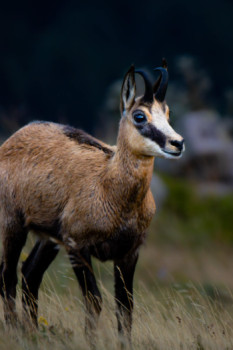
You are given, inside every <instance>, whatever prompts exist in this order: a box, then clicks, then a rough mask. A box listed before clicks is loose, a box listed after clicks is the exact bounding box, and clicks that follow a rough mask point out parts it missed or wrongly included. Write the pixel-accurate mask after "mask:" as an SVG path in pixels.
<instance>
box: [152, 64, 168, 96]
mask: <svg viewBox="0 0 233 350" xmlns="http://www.w3.org/2000/svg"><path fill="white" fill-rule="evenodd" d="M162 64H163V67H158V68H155V69H154V70H157V71H159V72H160V76H159V78H158V79H157V81H156V82H155V84H154V86H153V92H154V95H155V98H156V100H157V101H159V102H163V101H164V99H165V95H166V91H167V85H168V71H167V61H166V60H165V58H163V63H162Z"/></svg>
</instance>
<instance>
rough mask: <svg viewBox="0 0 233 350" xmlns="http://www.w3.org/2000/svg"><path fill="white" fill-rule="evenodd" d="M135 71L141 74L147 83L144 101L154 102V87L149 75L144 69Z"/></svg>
mask: <svg viewBox="0 0 233 350" xmlns="http://www.w3.org/2000/svg"><path fill="white" fill-rule="evenodd" d="M135 73H138V74H140V75H141V76H142V77H143V80H144V83H145V93H144V96H143V101H144V102H149V103H152V102H153V98H154V96H153V87H152V83H151V81H150V79H149V77H148V76H147V74H146V73H145V72H144V71H143V70H138V69H137V70H135Z"/></svg>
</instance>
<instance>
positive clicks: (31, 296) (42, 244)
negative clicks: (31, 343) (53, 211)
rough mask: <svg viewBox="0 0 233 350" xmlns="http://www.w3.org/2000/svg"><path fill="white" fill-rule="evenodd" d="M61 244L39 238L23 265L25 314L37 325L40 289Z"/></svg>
mask: <svg viewBox="0 0 233 350" xmlns="http://www.w3.org/2000/svg"><path fill="white" fill-rule="evenodd" d="M58 251H59V246H58V245H57V244H55V243H53V242H52V241H49V240H42V241H41V240H38V241H37V242H36V244H35V246H34V247H33V249H32V251H31V253H30V255H29V256H28V258H27V260H26V261H25V262H24V263H23V266H22V274H23V276H22V302H23V308H24V311H25V313H24V314H25V316H26V318H27V319H28V318H29V320H32V322H33V324H34V325H35V326H37V312H38V291H39V287H40V284H41V281H42V278H43V275H44V272H45V271H46V270H47V268H48V267H49V265H50V264H51V262H52V261H53V260H54V259H55V257H56V256H57V253H58Z"/></svg>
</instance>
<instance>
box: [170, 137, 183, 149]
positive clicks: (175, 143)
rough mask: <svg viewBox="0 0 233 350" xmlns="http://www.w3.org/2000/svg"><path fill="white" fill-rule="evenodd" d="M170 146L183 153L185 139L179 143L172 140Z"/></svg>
mask: <svg viewBox="0 0 233 350" xmlns="http://www.w3.org/2000/svg"><path fill="white" fill-rule="evenodd" d="M170 144H171V145H172V146H175V147H176V148H178V150H179V151H182V149H183V144H184V139H183V140H181V141H177V140H172V141H170Z"/></svg>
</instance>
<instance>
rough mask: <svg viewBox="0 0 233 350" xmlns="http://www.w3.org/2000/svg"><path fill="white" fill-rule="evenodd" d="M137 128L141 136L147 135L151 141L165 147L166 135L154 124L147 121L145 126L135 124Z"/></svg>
mask: <svg viewBox="0 0 233 350" xmlns="http://www.w3.org/2000/svg"><path fill="white" fill-rule="evenodd" d="M137 129H138V131H139V132H140V134H141V135H142V136H144V137H148V139H151V140H152V141H154V142H156V143H157V144H158V145H159V146H160V147H161V148H164V147H165V144H166V136H165V135H164V133H163V132H162V131H160V130H158V129H157V128H156V127H155V126H154V125H152V124H150V123H148V124H146V125H145V126H137Z"/></svg>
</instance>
